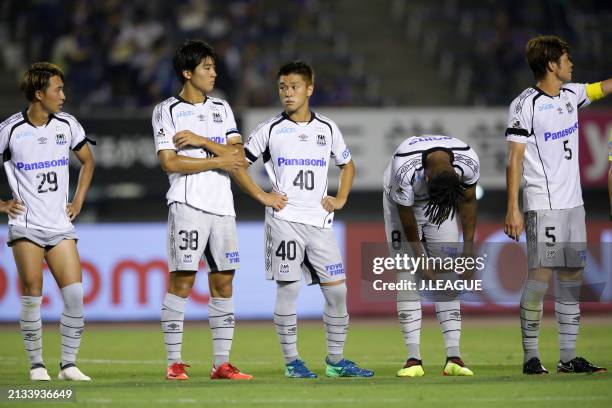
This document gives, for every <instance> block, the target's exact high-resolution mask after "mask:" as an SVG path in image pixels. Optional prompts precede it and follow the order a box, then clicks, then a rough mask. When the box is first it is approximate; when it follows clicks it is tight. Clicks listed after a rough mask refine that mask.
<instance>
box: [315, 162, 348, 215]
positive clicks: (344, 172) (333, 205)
mask: <svg viewBox="0 0 612 408" xmlns="http://www.w3.org/2000/svg"><path fill="white" fill-rule="evenodd" d="M354 178H355V164H354V163H353V160H351V161H349V162H348V163H346V164H344V165H342V166H340V185H339V186H338V193H337V194H336V196H335V197H332V196H325V197H323V199H322V200H321V205H322V206H323V208H324V209H325V211H327V212H332V211H335V210H341V209H342V208H343V207H344V205H345V204H346V200H347V199H348V196H349V193H350V191H351V187H352V186H353V179H354Z"/></svg>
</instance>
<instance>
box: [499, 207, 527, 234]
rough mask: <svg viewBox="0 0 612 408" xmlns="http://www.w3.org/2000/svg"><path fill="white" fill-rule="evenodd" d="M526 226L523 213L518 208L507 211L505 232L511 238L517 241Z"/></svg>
mask: <svg viewBox="0 0 612 408" xmlns="http://www.w3.org/2000/svg"><path fill="white" fill-rule="evenodd" d="M524 227H525V224H524V220H523V214H521V212H520V211H519V210H518V209H516V210H508V212H507V213H506V221H505V223H504V232H505V233H506V235H508V236H509V237H510V238H512V239H513V240H515V241H518V240H519V239H520V238H521V233H522V232H523V228H524Z"/></svg>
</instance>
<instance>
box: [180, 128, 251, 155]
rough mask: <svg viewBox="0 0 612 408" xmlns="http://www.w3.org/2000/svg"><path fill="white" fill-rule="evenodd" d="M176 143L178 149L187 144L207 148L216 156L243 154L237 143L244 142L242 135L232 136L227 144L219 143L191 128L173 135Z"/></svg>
mask: <svg viewBox="0 0 612 408" xmlns="http://www.w3.org/2000/svg"><path fill="white" fill-rule="evenodd" d="M173 141H174V145H175V146H176V148H178V149H183V148H185V147H187V146H192V147H199V148H202V149H206V150H208V151H209V152H211V153H212V154H214V155H215V156H226V155H232V154H236V153H238V154H242V155H244V151H242V149H239V148H238V149H237V148H236V146H233V145H236V144H242V140H241V138H240V137H232V138H229V139H228V140H227V144H221V143H217V142H215V141H212V140H210V139H209V138H207V137H204V136H200V135H196V134H195V133H193V132H192V131H191V130H181V131H180V132H178V133H177V134H176V135H174V137H173Z"/></svg>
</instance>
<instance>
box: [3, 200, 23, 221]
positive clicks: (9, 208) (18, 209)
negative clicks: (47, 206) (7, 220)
mask: <svg viewBox="0 0 612 408" xmlns="http://www.w3.org/2000/svg"><path fill="white" fill-rule="evenodd" d="M24 211H25V208H24V206H23V204H22V203H21V201H19V200H7V201H0V212H2V213H4V214H7V215H8V216H9V217H16V216H18V215H20V214H23V212H24Z"/></svg>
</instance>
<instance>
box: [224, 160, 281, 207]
mask: <svg viewBox="0 0 612 408" xmlns="http://www.w3.org/2000/svg"><path fill="white" fill-rule="evenodd" d="M230 176H231V177H232V179H233V180H234V181H235V182H236V184H238V186H239V187H240V188H241V189H242V191H244V192H245V193H247V194H248V195H249V196H251V197H252V198H253V199H254V200H256V201H257V202H259V203H260V204H262V205H264V206H266V207H271V208H273V209H274V210H276V211H280V210H282V209H283V208H285V206H286V205H287V196H285V195H283V194H279V193H276V192H274V191H272V192H269V193H266V192H265V191H263V190H262V189H261V188H260V187H259V186H258V185H257V184H256V183H255V182H254V181H253V179H252V178H251V176H250V175H249V173H248V171H247V170H246V168H244V167H240V168H239V169H236V170H234V171H232V172H230Z"/></svg>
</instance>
